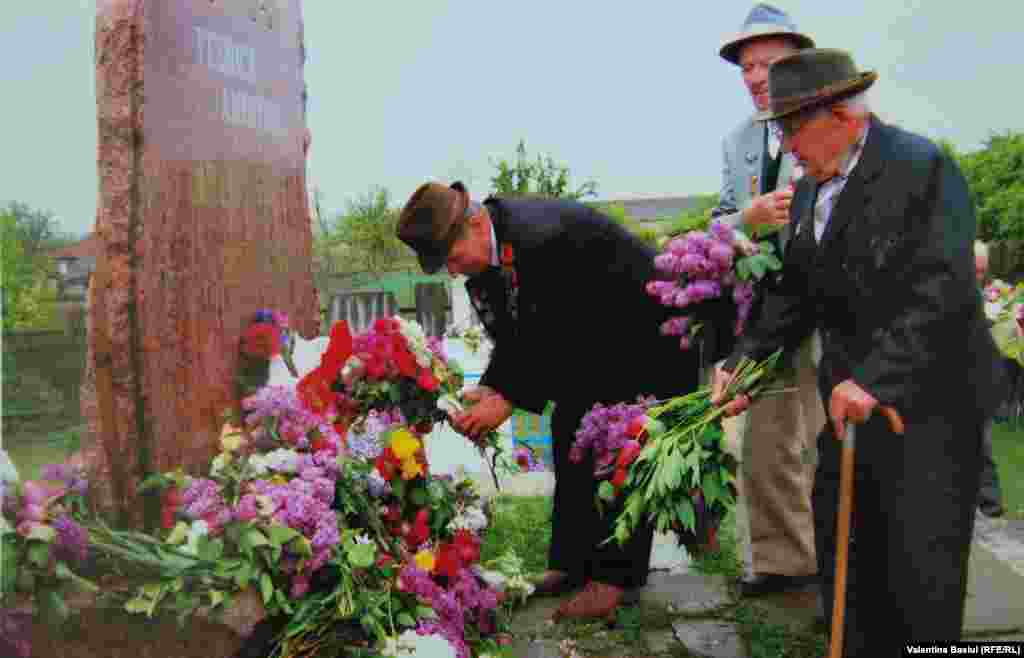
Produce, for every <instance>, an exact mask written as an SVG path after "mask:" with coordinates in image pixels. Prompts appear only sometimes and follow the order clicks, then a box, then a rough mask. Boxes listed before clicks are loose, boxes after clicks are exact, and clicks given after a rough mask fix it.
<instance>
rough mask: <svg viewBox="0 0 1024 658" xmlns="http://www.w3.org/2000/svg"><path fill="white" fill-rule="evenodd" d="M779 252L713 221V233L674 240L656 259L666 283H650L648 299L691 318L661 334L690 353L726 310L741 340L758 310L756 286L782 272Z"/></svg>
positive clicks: (665, 327) (674, 323)
mask: <svg viewBox="0 0 1024 658" xmlns="http://www.w3.org/2000/svg"><path fill="white" fill-rule="evenodd" d="M774 251H775V248H774V246H773V245H772V243H771V242H768V241H763V242H760V243H755V242H753V241H751V240H750V238H748V237H747V236H746V235H744V234H743V232H742V231H739V230H738V229H735V228H732V227H730V226H729V225H728V224H725V223H724V222H720V221H713V222H712V223H711V226H710V228H709V229H708V230H707V231H699V230H695V231H688V232H687V233H685V234H683V235H681V236H679V237H676V238H673V239H672V240H669V241H668V242H667V243H666V244H665V246H664V248H663V249H662V252H661V253H660V254H658V255H657V256H656V257H655V259H654V265H655V267H656V268H657V270H658V271H659V272H660V273H661V274H662V275H664V276H665V277H666V279H665V280H660V279H658V280H654V281H649V282H648V283H647V293H648V294H650V295H651V296H653V297H655V298H657V299H658V300H659V301H660V302H661V304H662V305H663V306H668V307H670V308H678V309H680V310H681V311H682V310H683V309H685V314H680V315H678V316H676V317H673V318H671V319H669V320H666V321H665V323H664V324H663V325H662V327H661V333H662V334H663V335H667V336H679V337H680V338H679V346H680V348H682V349H684V350H688V349H690V347H691V345H692V343H693V339H694V338H695V337H696V335H697V333H698V332H699V331H700V330H701V328H702V327H703V326H704V325H705V324H706V323H707V322H715V321H716V320H719V321H720V316H721V314H722V311H723V310H725V311H728V314H729V315H730V316H732V315H734V316H735V322H734V324H733V333H734V335H735V336H739V335H740V334H741V333H743V329H744V327H745V325H746V321H747V318H748V317H749V315H750V311H751V308H752V307H753V304H754V299H755V296H756V295H755V292H756V284H757V283H758V282H759V281H761V280H762V279H764V277H765V275H766V274H767V273H768V272H772V271H777V270H780V269H782V262H781V261H780V260H779V259H778V257H776V256H775V253H774ZM715 300H722V301H723V302H725V304H724V305H723V304H721V303H718V304H714V303H712V302H714V301H715ZM730 302H731V303H730Z"/></svg>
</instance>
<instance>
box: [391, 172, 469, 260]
mask: <svg viewBox="0 0 1024 658" xmlns="http://www.w3.org/2000/svg"><path fill="white" fill-rule="evenodd" d="M468 204H469V194H468V193H467V192H466V187H465V186H464V185H463V184H462V183H460V182H458V181H456V182H454V183H452V184H451V186H450V187H446V186H444V185H442V184H441V183H424V184H423V185H420V186H419V188H418V189H417V190H416V191H415V192H413V194H412V196H411V197H409V201H407V202H406V204H405V207H404V208H402V214H401V215H400V216H399V218H398V239H399V240H401V241H402V242H404V243H405V244H407V245H409V246H410V247H412V249H413V251H415V252H416V258H417V259H419V262H420V267H422V268H423V271H424V272H426V273H427V274H434V273H435V272H437V271H438V270H440V269H441V268H442V267H444V265H445V263H447V262H448V252H449V251H450V250H451V246H452V243H453V242H455V238H456V236H457V235H458V233H459V226H460V225H461V224H462V222H463V215H464V214H465V211H466V206H467V205H468Z"/></svg>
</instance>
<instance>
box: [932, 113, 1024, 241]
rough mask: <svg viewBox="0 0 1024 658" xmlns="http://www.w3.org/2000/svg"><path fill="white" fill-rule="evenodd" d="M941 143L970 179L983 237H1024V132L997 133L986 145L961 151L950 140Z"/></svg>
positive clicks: (1014, 238) (981, 236)
mask: <svg viewBox="0 0 1024 658" xmlns="http://www.w3.org/2000/svg"><path fill="white" fill-rule="evenodd" d="M939 145H940V147H941V148H942V149H943V150H944V151H945V152H946V153H947V154H949V155H951V156H953V157H954V158H955V159H956V161H957V163H958V164H959V165H960V169H961V170H962V171H963V174H964V177H965V178H966V179H967V183H968V186H969V187H970V190H971V196H972V198H973V201H974V207H975V212H976V214H977V220H978V238H979V239H981V240H986V241H990V240H1021V239H1024V133H1019V132H1016V133H1015V132H1007V133H1005V134H1002V135H993V136H991V137H990V138H989V139H988V141H986V142H985V146H984V148H981V149H979V150H977V151H973V152H970V153H958V152H957V150H956V148H955V147H954V146H953V145H952V144H950V143H949V142H944V141H940V142H939Z"/></svg>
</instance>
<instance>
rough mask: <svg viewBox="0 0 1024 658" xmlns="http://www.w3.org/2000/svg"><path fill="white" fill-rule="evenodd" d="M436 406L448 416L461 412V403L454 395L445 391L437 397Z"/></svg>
mask: <svg viewBox="0 0 1024 658" xmlns="http://www.w3.org/2000/svg"><path fill="white" fill-rule="evenodd" d="M437 408H438V409H440V410H441V411H443V412H445V413H446V414H448V415H449V416H454V415H455V414H460V413H462V403H460V402H459V401H458V400H457V399H456V398H455V396H454V395H449V394H447V393H445V394H444V395H442V396H441V397H439V398H437Z"/></svg>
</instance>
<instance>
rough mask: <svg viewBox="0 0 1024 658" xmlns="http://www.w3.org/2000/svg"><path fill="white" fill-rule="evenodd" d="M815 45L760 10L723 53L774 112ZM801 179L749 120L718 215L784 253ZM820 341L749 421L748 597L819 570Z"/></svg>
mask: <svg viewBox="0 0 1024 658" xmlns="http://www.w3.org/2000/svg"><path fill="white" fill-rule="evenodd" d="M813 46H814V42H813V40H812V39H811V38H810V37H808V36H806V35H803V34H801V33H800V32H798V31H797V28H796V25H795V24H794V23H793V21H792V20H791V19H790V17H789V16H788V15H787V14H786V13H785V12H783V11H781V10H779V9H777V8H775V7H772V6H770V5H767V4H758V5H755V6H754V8H753V9H752V10H751V11H750V13H749V14H748V16H747V18H746V20H745V21H744V22H743V25H742V27H741V28H740V32H739V34H736V35H731V36H730V37H729V38H728V39H727V40H726V41H725V43H724V45H723V46H722V48H721V51H720V53H719V54H720V55H721V56H722V58H724V59H725V60H726V61H728V62H730V63H732V64H735V65H737V66H739V67H740V69H741V71H742V75H743V82H744V84H745V85H746V87H747V90H748V91H749V92H750V96H751V98H752V100H753V101H754V106H755V108H756V110H757V111H763V110H766V109H768V106H769V95H768V68H769V67H770V66H771V64H772V63H773V62H774V61H775V60H777V59H779V58H781V57H784V56H786V55H790V54H792V53H795V52H797V51H798V50H799V49H802V48H809V47H813ZM800 173H801V172H800V171H799V168H798V167H797V165H796V161H795V159H794V158H793V156H792V154H789V153H783V152H782V148H781V135H780V133H779V131H778V128H777V127H776V126H775V125H774V124H772V123H765V122H758V121H754V120H753V118H748V119H744V120H743V122H742V123H740V125H739V126H738V127H737V128H736V129H735V130H733V131H732V132H731V133H730V134H729V135H728V136H727V137H726V138H725V140H724V143H723V167H722V191H721V194H720V200H719V206H718V207H717V208H716V209H715V210H714V211H713V215H714V216H715V217H716V218H718V219H720V220H722V221H726V222H728V223H729V224H731V225H733V226H736V227H738V228H740V229H742V230H743V231H744V232H746V233H747V234H748V235H752V234H760V235H764V234H766V233H772V234H771V235H770V236H769V238H768V239H769V240H770V241H772V242H773V243H774V245H775V247H776V249H777V252H778V253H780V255H781V251H782V250H783V249H784V248H785V245H786V241H787V239H788V237H789V229H788V227H787V226H786V224H787V222H788V221H789V204H790V200H791V199H792V196H793V192H792V188H791V183H792V182H793V181H795V180H796V179H797V178H799V174H800ZM773 232H774V233H773ZM752 237H753V235H752ZM766 285H772V283H771V282H766ZM757 313H758V307H756V306H755V309H754V314H755V316H756V314H757ZM755 319H756V318H752V321H754V320H755ZM815 340H816V337H814V338H812V339H811V340H809V341H807V343H806V344H805V345H804V346H803V348H801V349H800V350H799V351H798V352H797V353H796V355H795V356H794V357H793V360H792V363H791V364H789V365H790V366H791V370H792V372H791V373H790V374H789V376H788V381H786V382H785V383H784V385H785V386H786V387H788V388H795V389H796V390H795V391H793V392H790V393H786V394H782V395H776V396H771V397H766V398H764V399H762V400H760V401H758V403H757V404H756V405H754V406H753V407H752V408H751V409H750V411H749V412H747V414H746V418H745V422H743V423H742V428H743V429H742V430H741V436H742V450H743V458H742V473H741V477H740V491H741V495H742V497H743V501H744V503H745V508H746V511H747V513H746V516H747V518H748V520H749V528H745V527H741V528H739V531H740V535H741V537H742V536H744V535H747V536H748V537H749V540H748V539H746V538H744V540H743V541H742V543H743V544H744V548H745V549H746V548H749V553H748V554H747V555H746V556H745V560H744V561H745V563H746V565H745V566H746V574H745V575H744V577H743V578H742V579H741V580H740V582H739V590H740V593H741V594H742V595H744V596H757V595H761V594H768V593H772V592H778V591H783V590H787V589H791V588H794V587H801V586H804V585H806V584H808V583H809V582H811V581H812V580H813V579H814V575H815V574H816V572H817V566H816V561H815V551H814V519H813V516H812V514H811V486H812V483H813V478H814V454H815V452H814V440H813V439H814V437H815V436H817V433H818V431H819V430H820V429H821V427H822V426H823V425H824V423H825V414H824V407H823V406H822V403H821V399H820V397H819V395H818V390H817V383H816V374H815V368H814V365H813V362H812V361H813V359H812V343H814V342H815ZM742 521H743V519H742V515H741V518H740V522H741V523H742Z"/></svg>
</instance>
